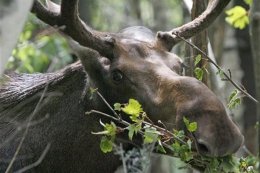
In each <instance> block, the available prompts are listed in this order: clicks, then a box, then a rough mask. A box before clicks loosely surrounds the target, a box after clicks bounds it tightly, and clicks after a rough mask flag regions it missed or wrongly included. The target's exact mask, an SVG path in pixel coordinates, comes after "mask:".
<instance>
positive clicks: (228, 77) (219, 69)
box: [173, 33, 258, 103]
mask: <svg viewBox="0 0 260 173" xmlns="http://www.w3.org/2000/svg"><path fill="white" fill-rule="evenodd" d="M173 34H175V35H176V37H178V38H180V39H181V40H183V41H184V42H185V43H187V44H188V45H189V46H191V47H192V48H194V49H196V50H198V52H200V53H201V54H202V55H203V56H204V57H206V60H207V61H208V62H210V63H212V64H213V65H214V66H215V67H216V68H217V69H218V74H220V76H223V77H224V78H222V80H225V81H229V82H230V83H231V84H232V85H233V86H234V87H235V88H236V89H237V90H238V91H240V92H241V93H242V94H243V95H244V96H247V97H249V98H250V99H251V100H253V101H254V102H256V103H258V100H256V99H255V98H254V97H253V96H251V95H250V94H249V93H248V92H247V91H246V89H245V88H242V87H240V86H239V85H238V84H237V83H236V82H235V81H233V80H232V76H231V73H230V71H229V73H226V72H225V71H224V70H223V69H222V68H221V67H220V66H219V65H218V64H217V63H216V62H215V61H213V60H212V59H211V58H210V57H209V56H208V55H207V54H206V53H205V52H203V51H202V50H201V49H200V48H198V47H197V46H196V45H194V44H192V43H191V42H189V41H188V40H186V39H185V38H183V37H181V36H180V35H179V34H178V33H173ZM196 58H197V59H196V60H195V63H198V62H199V61H200V60H201V58H200V56H197V57H196ZM195 74H196V72H195ZM197 75H199V76H202V75H201V72H200V73H197ZM197 75H196V76H197ZM199 76H198V77H199ZM199 79H200V78H199Z"/></svg>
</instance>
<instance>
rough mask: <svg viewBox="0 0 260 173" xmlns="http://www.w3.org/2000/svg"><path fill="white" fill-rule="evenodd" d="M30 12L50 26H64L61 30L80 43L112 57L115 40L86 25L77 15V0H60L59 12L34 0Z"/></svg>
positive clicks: (110, 35)
mask: <svg viewBox="0 0 260 173" xmlns="http://www.w3.org/2000/svg"><path fill="white" fill-rule="evenodd" d="M52 4H53V3H52ZM32 12H33V13H35V14H36V16H37V17H38V18H39V19H41V20H42V21H43V22H45V23H47V24H49V25H51V26H54V27H60V26H65V29H64V30H62V32H64V33H65V34H67V35H69V36H70V37H72V38H73V39H74V40H76V41H77V42H79V43H80V44H81V45H84V46H86V47H89V48H92V49H94V50H96V51H98V52H99V53H100V54H101V55H102V56H105V57H108V58H112V57H113V47H114V42H115V40H114V38H113V36H112V34H111V33H105V32H99V31H96V30H93V29H91V28H90V27H89V26H88V25H86V24H85V23H84V22H83V21H82V20H81V19H80V18H79V15H78V0H62V2H61V7H60V13H57V10H54V9H51V8H46V7H45V6H43V5H42V4H41V3H40V2H39V1H38V0H36V1H35V2H34V5H33V8H32Z"/></svg>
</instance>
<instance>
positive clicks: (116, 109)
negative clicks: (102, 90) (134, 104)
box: [114, 103, 122, 111]
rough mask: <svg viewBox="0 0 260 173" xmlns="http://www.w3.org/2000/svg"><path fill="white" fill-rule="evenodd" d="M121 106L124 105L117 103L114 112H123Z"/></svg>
mask: <svg viewBox="0 0 260 173" xmlns="http://www.w3.org/2000/svg"><path fill="white" fill-rule="evenodd" d="M121 106H122V105H121V104H120V103H115V104H114V110H115V111H121Z"/></svg>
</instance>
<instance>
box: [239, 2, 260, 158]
mask: <svg viewBox="0 0 260 173" xmlns="http://www.w3.org/2000/svg"><path fill="white" fill-rule="evenodd" d="M235 5H240V6H243V7H244V8H246V9H248V6H247V5H246V4H245V3H244V2H243V1H236V2H235ZM235 36H236V40H237V50H238V54H239V59H240V67H241V69H242V70H243V72H244V75H243V77H242V81H241V82H242V85H243V86H244V87H245V88H246V89H247V91H248V92H249V93H250V94H251V95H252V96H253V97H255V80H254V69H253V68H252V67H253V66H254V65H253V64H254V63H253V56H252V51H251V45H250V37H249V28H248V27H246V28H245V29H243V30H239V29H236V31H235ZM243 104H244V106H245V109H244V112H243V126H244V136H245V145H246V147H247V148H248V149H249V150H250V151H251V152H252V153H255V154H256V150H257V146H256V143H257V142H256V139H257V135H256V130H255V123H256V119H257V118H256V104H255V103H253V102H252V101H251V100H250V99H249V98H248V97H245V98H243Z"/></svg>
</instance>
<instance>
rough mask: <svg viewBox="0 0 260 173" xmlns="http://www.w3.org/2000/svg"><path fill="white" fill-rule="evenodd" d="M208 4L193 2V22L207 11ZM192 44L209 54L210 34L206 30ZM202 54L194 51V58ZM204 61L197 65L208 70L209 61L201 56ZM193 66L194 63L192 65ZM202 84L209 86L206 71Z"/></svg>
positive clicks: (199, 1)
mask: <svg viewBox="0 0 260 173" xmlns="http://www.w3.org/2000/svg"><path fill="white" fill-rule="evenodd" d="M206 4H207V0H203V1H201V0H193V6H192V10H191V18H192V20H193V19H195V18H196V17H198V16H199V15H200V14H201V13H202V12H203V11H205V9H206V7H207V6H206ZM192 42H193V44H194V45H196V46H197V47H198V48H200V49H201V50H202V51H203V52H205V53H206V54H207V52H208V49H207V47H208V34H207V31H206V30H204V31H202V32H201V33H200V34H198V35H196V36H195V37H193V38H192ZM199 54H201V53H200V52H199V51H197V50H196V49H193V55H192V56H193V57H196V56H197V55H199ZM201 58H202V60H201V61H200V63H199V64H198V65H197V66H198V67H199V68H207V67H206V66H207V61H206V60H205V59H206V57H204V56H203V55H201ZM191 66H193V63H192V64H191ZM202 82H203V83H205V84H206V85H207V84H208V81H207V73H206V72H205V71H204V74H203V78H202Z"/></svg>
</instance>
